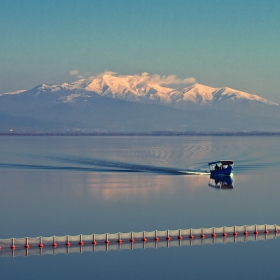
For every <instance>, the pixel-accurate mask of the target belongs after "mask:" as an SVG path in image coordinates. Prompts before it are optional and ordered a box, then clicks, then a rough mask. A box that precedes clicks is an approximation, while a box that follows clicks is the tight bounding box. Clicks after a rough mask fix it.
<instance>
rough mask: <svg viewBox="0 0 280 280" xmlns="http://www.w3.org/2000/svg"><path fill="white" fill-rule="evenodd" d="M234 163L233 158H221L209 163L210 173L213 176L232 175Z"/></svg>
mask: <svg viewBox="0 0 280 280" xmlns="http://www.w3.org/2000/svg"><path fill="white" fill-rule="evenodd" d="M233 165H234V163H233V161H232V160H219V161H213V162H209V163H208V166H209V170H210V174H211V175H213V176H230V175H231V174H232V172H233Z"/></svg>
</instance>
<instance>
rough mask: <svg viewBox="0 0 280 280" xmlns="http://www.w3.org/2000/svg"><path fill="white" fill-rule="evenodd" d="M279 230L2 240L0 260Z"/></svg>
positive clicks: (263, 236) (216, 240)
mask: <svg viewBox="0 0 280 280" xmlns="http://www.w3.org/2000/svg"><path fill="white" fill-rule="evenodd" d="M279 228H280V227H279V226H277V225H276V224H275V225H252V226H248V225H244V226H232V227H226V226H224V227H219V228H215V227H213V228H200V229H193V228H190V229H178V230H169V229H168V230H163V231H158V230H155V231H142V232H128V233H121V232H119V233H104V234H95V233H94V234H90V235H82V234H80V235H76V236H71V235H66V236H55V235H54V236H51V237H43V236H40V237H33V238H31V237H25V238H9V239H0V257H4V256H12V257H14V256H29V255H31V254H32V255H45V254H57V253H66V254H68V253H74V252H80V253H82V252H83V251H85V252H97V251H109V250H123V249H130V250H133V249H140V248H141V249H146V248H158V247H167V248H169V247H180V246H193V245H204V244H221V243H223V244H225V243H231V242H234V243H236V242H247V241H258V240H267V239H276V238H277V237H278V233H279Z"/></svg>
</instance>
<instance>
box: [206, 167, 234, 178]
mask: <svg viewBox="0 0 280 280" xmlns="http://www.w3.org/2000/svg"><path fill="white" fill-rule="evenodd" d="M232 171H233V167H232V166H228V167H227V168H222V169H217V170H216V169H215V170H210V174H211V175H213V176H230V175H231V174H232Z"/></svg>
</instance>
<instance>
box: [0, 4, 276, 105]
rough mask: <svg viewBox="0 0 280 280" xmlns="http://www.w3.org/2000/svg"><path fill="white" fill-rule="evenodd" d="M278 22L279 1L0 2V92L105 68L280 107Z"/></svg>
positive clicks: (102, 70) (87, 73)
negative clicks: (223, 90)
mask: <svg viewBox="0 0 280 280" xmlns="http://www.w3.org/2000/svg"><path fill="white" fill-rule="evenodd" d="M279 15H280V1H279V0H270V1H265V0H243V1H240V0H235V1H232V0H183V1H181V0H173V1H171V0H170V1H167V0H160V1H159V0H153V1H150V0H149V1H148V0H142V1H141V0H138V1H134V0H130V1H129V0H118V1H113V0H102V1H101V0H100V1H95V0H76V1H74V0H48V1H44V2H43V1H38V0H25V1H24V0H1V1H0V18H1V24H0V34H1V40H0V93H3V92H7V91H14V90H18V89H30V88H32V87H34V86H36V85H38V84H41V83H48V84H54V83H59V84H61V83H63V82H71V81H74V80H77V76H74V75H70V74H69V73H70V71H73V70H78V71H79V73H80V74H82V75H96V74H98V73H101V72H104V71H106V70H110V71H115V72H118V73H119V74H138V73H142V72H148V73H150V74H160V75H170V74H174V75H177V76H178V77H179V78H187V77H194V78H195V79H196V80H197V81H198V82H199V83H201V84H205V85H209V86H213V87H222V86H229V87H232V88H235V89H238V90H243V91H247V92H250V93H254V94H257V95H260V96H262V97H265V98H268V99H270V100H272V101H276V102H280V93H279V89H280V77H279V74H280V67H279V66H280V36H279V35H280V17H279Z"/></svg>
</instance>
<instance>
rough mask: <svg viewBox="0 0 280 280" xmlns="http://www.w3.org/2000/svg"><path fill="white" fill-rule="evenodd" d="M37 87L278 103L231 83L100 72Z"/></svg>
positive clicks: (185, 102)
mask: <svg viewBox="0 0 280 280" xmlns="http://www.w3.org/2000/svg"><path fill="white" fill-rule="evenodd" d="M34 90H36V91H37V92H36V94H35V95H39V94H43V93H47V92H53V93H54V92H59V91H62V90H63V91H65V90H66V91H72V93H70V94H69V97H68V98H67V97H65V96H64V97H62V98H61V100H62V101H63V102H75V99H76V98H79V97H85V98H90V94H91V93H97V94H99V95H100V96H106V97H109V98H116V99H122V100H126V101H129V102H139V103H142V104H158V105H164V106H170V107H173V108H181V109H187V108H188V107H189V105H199V106H206V105H208V106H209V105H215V104H219V103H221V104H222V103H234V102H239V103H240V102H247V103H255V104H259V105H270V106H279V104H278V103H275V102H272V101H269V100H267V99H265V98H263V97H260V96H258V95H254V94H250V93H247V92H243V91H240V90H236V89H232V88H230V87H221V88H213V87H210V86H206V85H202V84H199V83H194V84H192V85H189V86H187V87H184V88H183V89H178V88H171V87H167V86H162V85H161V84H156V83H155V82H152V76H148V75H147V74H145V75H143V74H142V75H123V76H116V75H114V74H106V73H105V74H100V75H97V76H91V77H89V78H87V79H80V80H77V81H75V82H72V83H63V84H61V85H47V84H41V85H38V86H36V87H35V88H33V89H31V90H29V91H33V92H34ZM24 92H26V91H17V92H11V93H5V94H2V95H0V96H3V95H7V94H22V93H24Z"/></svg>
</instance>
